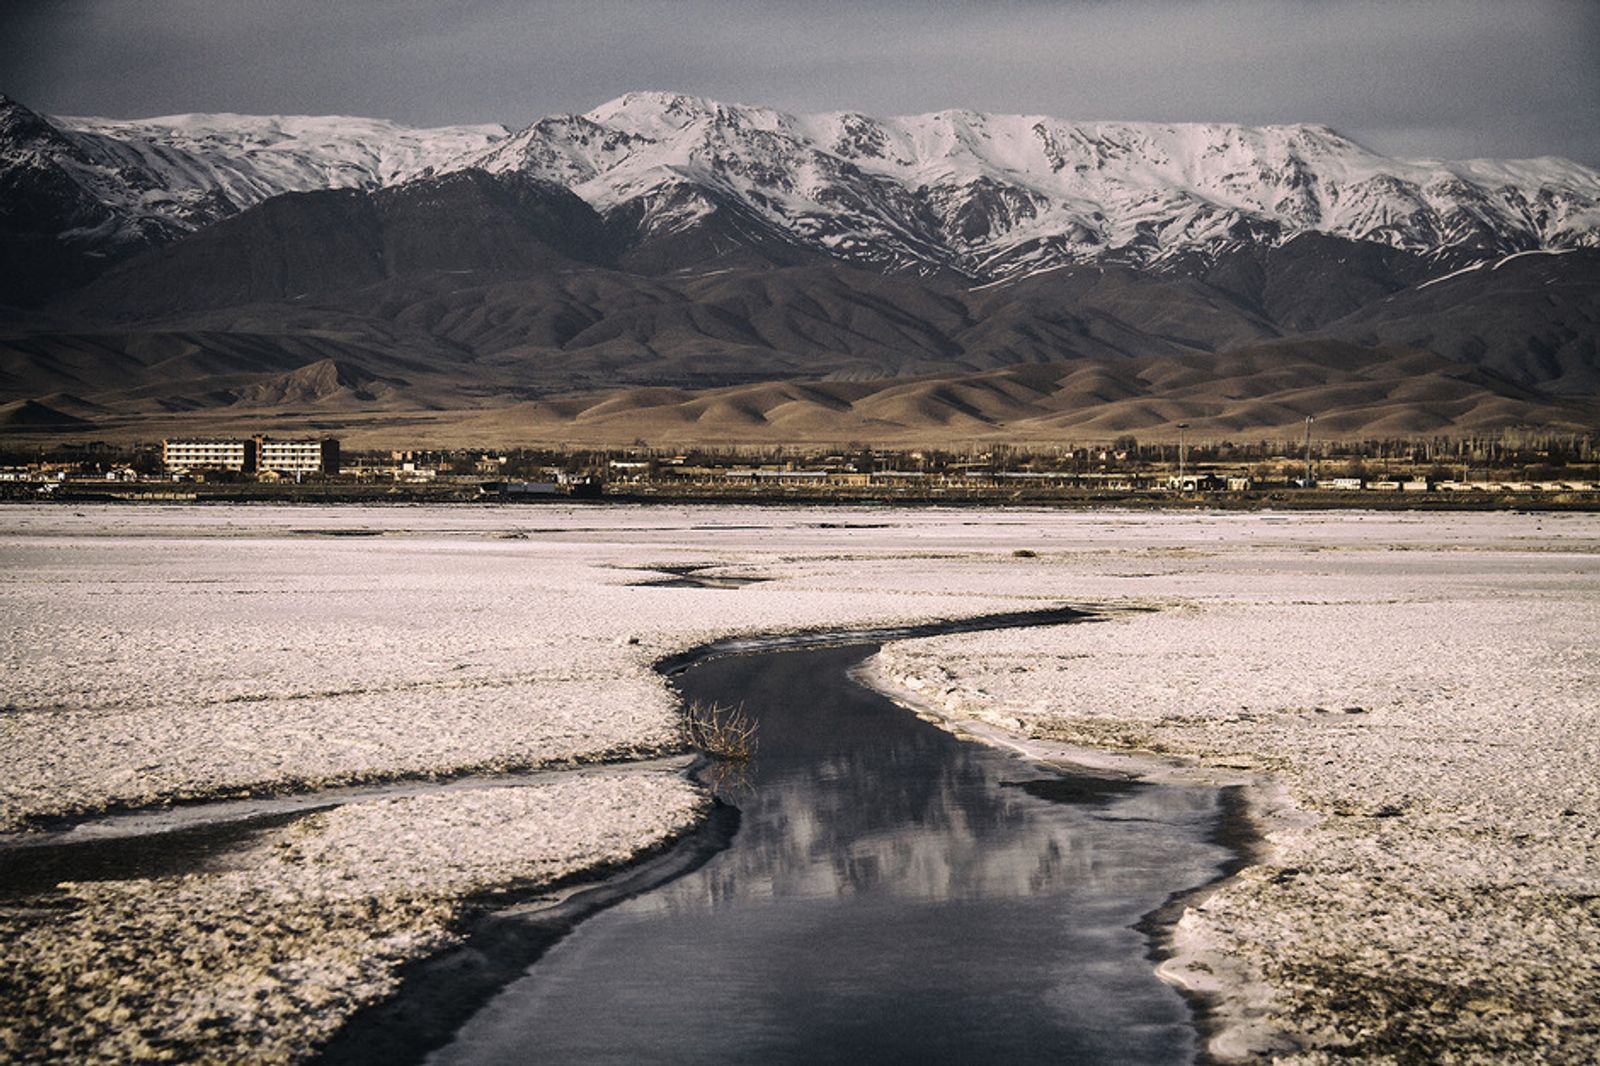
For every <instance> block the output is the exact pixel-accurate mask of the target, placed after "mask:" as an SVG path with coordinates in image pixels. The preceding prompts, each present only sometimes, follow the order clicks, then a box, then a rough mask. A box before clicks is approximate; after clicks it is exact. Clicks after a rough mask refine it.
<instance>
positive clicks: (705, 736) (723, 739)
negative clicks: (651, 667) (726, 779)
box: [682, 700, 756, 762]
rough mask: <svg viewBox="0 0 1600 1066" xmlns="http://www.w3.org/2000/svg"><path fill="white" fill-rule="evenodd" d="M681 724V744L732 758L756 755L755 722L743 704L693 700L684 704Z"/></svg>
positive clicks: (749, 757) (744, 760)
mask: <svg viewBox="0 0 1600 1066" xmlns="http://www.w3.org/2000/svg"><path fill="white" fill-rule="evenodd" d="M682 728H683V742H684V744H685V745H687V746H688V747H691V748H695V749H697V750H699V751H703V752H705V753H706V754H707V755H715V756H716V757H718V758H720V759H727V760H729V761H731V762H749V761H750V760H751V759H753V758H755V754H756V723H755V721H754V720H753V719H751V717H750V716H749V715H747V714H746V713H745V711H744V705H743V704H740V705H739V706H737V707H724V706H722V705H721V704H716V703H711V704H705V703H701V702H700V701H699V700H695V701H693V702H692V703H690V704H689V706H688V707H686V708H684V712H683V725H682Z"/></svg>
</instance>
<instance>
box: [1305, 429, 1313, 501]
mask: <svg viewBox="0 0 1600 1066" xmlns="http://www.w3.org/2000/svg"><path fill="white" fill-rule="evenodd" d="M1312 484H1313V479H1312V477H1311V416H1310V415H1306V488H1308V489H1309V488H1310V487H1311V486H1312Z"/></svg>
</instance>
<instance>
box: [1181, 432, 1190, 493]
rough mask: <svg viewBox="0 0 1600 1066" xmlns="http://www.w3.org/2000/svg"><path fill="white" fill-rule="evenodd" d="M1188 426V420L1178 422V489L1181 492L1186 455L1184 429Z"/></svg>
mask: <svg viewBox="0 0 1600 1066" xmlns="http://www.w3.org/2000/svg"><path fill="white" fill-rule="evenodd" d="M1188 428H1189V423H1187V422H1179V423H1178V491H1179V492H1182V491H1183V463H1184V458H1185V456H1184V442H1183V431H1184V430H1186V429H1188Z"/></svg>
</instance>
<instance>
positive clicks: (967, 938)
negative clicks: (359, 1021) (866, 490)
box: [435, 646, 1227, 1063]
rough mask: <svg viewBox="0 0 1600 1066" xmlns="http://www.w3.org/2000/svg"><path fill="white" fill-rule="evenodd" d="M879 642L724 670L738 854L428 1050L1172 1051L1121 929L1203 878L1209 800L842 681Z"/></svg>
mask: <svg viewBox="0 0 1600 1066" xmlns="http://www.w3.org/2000/svg"><path fill="white" fill-rule="evenodd" d="M870 651H871V648H870V646H856V647H854V648H833V649H823V650H812V651H804V652H789V653H770V654H764V655H750V656H739V657H731V658H726V659H720V660H714V661H712V662H709V663H706V664H703V665H701V666H698V667H695V668H694V669H692V670H690V671H689V672H688V673H687V674H685V675H684V676H683V677H682V679H681V687H682V688H683V689H684V691H685V694H686V695H687V696H689V697H692V698H699V699H701V700H721V701H722V702H737V701H740V700H742V701H743V702H744V704H745V707H746V709H747V710H748V711H749V712H750V713H752V714H753V715H756V716H757V717H758V718H759V720H760V724H761V756H760V759H759V762H758V763H757V764H756V765H755V766H753V767H752V768H751V770H750V773H749V775H748V779H747V780H746V781H745V782H743V783H741V784H739V785H738V786H737V787H736V788H735V789H733V790H731V794H729V795H726V796H725V797H724V798H725V799H727V800H728V801H729V802H733V803H737V804H738V805H739V806H740V808H741V809H742V811H743V818H742V820H741V824H740V830H739V833H738V835H737V836H736V837H735V839H734V841H733V844H732V845H731V846H730V847H729V848H728V849H727V850H726V851H724V852H722V853H720V854H719V855H717V857H716V858H714V859H713V860H711V861H710V862H708V863H707V864H706V865H704V866H703V867H701V868H700V869H698V870H696V871H694V872H693V873H691V874H688V875H686V876H684V877H682V878H679V879H678V880H675V881H672V882H670V883H668V884H666V885H664V886H662V887H660V888H658V889H656V890H654V891H652V892H649V893H647V894H645V895H643V896H640V897H638V898H636V899H633V900H630V901H628V902H626V903H623V904H621V905H619V906H616V907H614V908H612V909H610V910H608V911H605V912H603V913H601V914H598V915H596V916H595V917H593V918H591V919H589V920H588V921H586V922H584V923H583V924H581V925H580V926H579V927H578V928H577V930H576V931H575V932H574V933H573V934H572V935H571V936H569V937H568V938H567V939H566V940H564V941H563V942H562V943H560V944H559V945H557V946H556V947H555V948H554V949H553V950H551V951H550V952H549V953H548V954H547V955H546V956H545V957H544V958H542V959H541V960H540V961H539V962H538V963H537V964H535V965H534V967H533V968H532V969H531V970H530V971H529V975H528V976H527V977H525V978H523V979H522V980H520V981H518V982H516V983H514V984H513V985H511V986H509V987H508V988H507V989H506V990H505V992H503V993H502V994H501V995H500V996H499V997H498V998H497V999H496V1000H494V1001H493V1002H492V1003H490V1004H489V1006H487V1007H486V1008H485V1009H484V1010H482V1011H480V1012H479V1014H478V1015H477V1016H475V1017H474V1018H473V1019H472V1021H471V1022H469V1023H468V1024H467V1026H465V1027H464V1029H463V1030H462V1031H461V1033H460V1034H458V1037H457V1039H456V1042H455V1043H453V1044H452V1045H450V1046H449V1047H447V1048H445V1049H443V1051H441V1052H439V1053H438V1054H437V1055H436V1056H435V1058H436V1059H437V1060H439V1061H442V1062H451V1063H454V1062H473V1063H476V1062H525V1061H530V1060H542V1061H551V1062H568V1061H614V1062H635V1061H641V1060H648V1061H704V1060H707V1059H714V1058H718V1057H722V1058H727V1059H731V1060H733V1061H756V1060H759V1061H762V1062H772V1061H780V1062H781V1061H790V1062H815V1061H844V1060H849V1061H874V1062H893V1061H905V1062H957V1061H962V1062H970V1061H1002V1060H1003V1061H1046V1062H1048V1061H1085V1062H1140V1063H1146V1062H1186V1061H1190V1060H1191V1059H1192V1058H1193V1056H1194V1054H1195V1038H1194V1033H1193V1030H1192V1027H1191V1026H1190V1024H1189V1020H1188V1015H1187V1012H1186V1010H1185V1008H1184V1006H1183V1004H1182V1002H1181V1000H1180V999H1179V998H1178V996H1177V995H1176V993H1174V992H1173V991H1172V990H1171V989H1168V988H1167V987H1165V986H1164V985H1162V984H1161V983H1160V982H1159V981H1157V980H1156V978H1155V977H1154V975H1153V974H1152V972H1151V967H1150V963H1149V961H1148V959H1147V958H1146V953H1145V944H1144V942H1143V939H1142V937H1141V936H1140V935H1139V934H1138V933H1137V932H1135V931H1134V930H1133V929H1132V925H1133V923H1135V922H1136V921H1137V920H1138V919H1139V917H1140V916H1141V915H1143V914H1144V913H1146V912H1147V911H1150V910H1151V909H1153V908H1155V907H1156V906H1158V905H1159V904H1160V903H1161V902H1162V901H1163V900H1164V899H1165V898H1166V897H1167V896H1168V895H1169V894H1170V893H1172V892H1174V891H1177V890H1181V889H1183V888H1187V887H1190V886H1192V885H1196V884H1199V883H1202V882H1204V881H1206V880H1208V879H1209V878H1210V877H1212V876H1213V875H1214V874H1215V872H1216V869H1217V867H1218V865H1219V864H1220V863H1221V862H1223V861H1225V860H1226V858H1227V855H1226V854H1225V853H1224V852H1223V850H1222V849H1221V848H1219V847H1217V846H1215V845H1212V844H1209V843H1206V838H1207V835H1208V832H1209V830H1210V829H1211V827H1212V825H1213V823H1214V821H1215V818H1216V815H1217V807H1216V795H1215V793H1214V792H1211V791H1208V790H1200V789H1180V788H1172V787H1168V786H1160V787H1156V786H1129V785H1127V784H1125V783H1107V782H1103V781H1094V780H1083V779H1057V778H1054V777H1052V776H1050V775H1048V774H1047V773H1046V772H1043V771H1039V770H1036V769H1034V768H1030V767H1029V766H1028V765H1027V764H1026V763H1025V762H1022V761H1021V760H1019V759H1017V758H1016V757H1014V756H1011V755H1009V754H1007V753H1003V752H999V751H996V750H993V749H989V748H985V747H982V746H979V745H976V744H971V743H965V742H962V741H958V740H956V739H955V738H953V737H951V736H949V735H948V734H946V733H944V732H942V731H940V730H938V729H935V728H934V727H932V726H929V725H927V724H926V723H924V722H920V721H918V720H917V719H916V718H915V717H914V716H912V715H910V714H907V713H906V712H905V711H903V710H901V709H900V708H898V707H895V706H894V705H893V704H890V703H889V702H888V701H886V700H884V699H883V698H882V697H879V696H877V695H875V694H874V693H871V692H869V691H867V690H865V689H863V688H860V687H859V686H856V685H855V684H854V683H852V682H850V681H849V680H848V679H847V677H846V672H847V670H848V669H849V667H850V666H852V665H853V664H854V663H856V662H858V661H859V660H860V659H861V658H862V657H863V656H864V655H865V654H867V653H868V652H870Z"/></svg>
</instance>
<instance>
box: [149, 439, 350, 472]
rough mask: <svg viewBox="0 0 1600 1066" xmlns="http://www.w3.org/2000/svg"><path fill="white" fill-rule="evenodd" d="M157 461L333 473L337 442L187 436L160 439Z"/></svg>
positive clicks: (187, 467) (189, 466)
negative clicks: (184, 437)
mask: <svg viewBox="0 0 1600 1066" xmlns="http://www.w3.org/2000/svg"><path fill="white" fill-rule="evenodd" d="M161 462H162V465H164V466H165V467H166V468H167V472H168V473H172V474H183V473H188V472H189V471H191V470H233V471H237V472H238V473H241V474H253V473H256V472H257V471H267V470H270V471H272V472H274V473H278V474H337V473H338V472H339V442H338V441H337V440H335V439H333V438H332V437H329V438H327V439H325V440H315V439H309V440H273V439H272V438H270V437H253V438H251V437H246V438H230V439H224V438H215V439H212V438H187V439H169V440H164V441H162V442H161Z"/></svg>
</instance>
